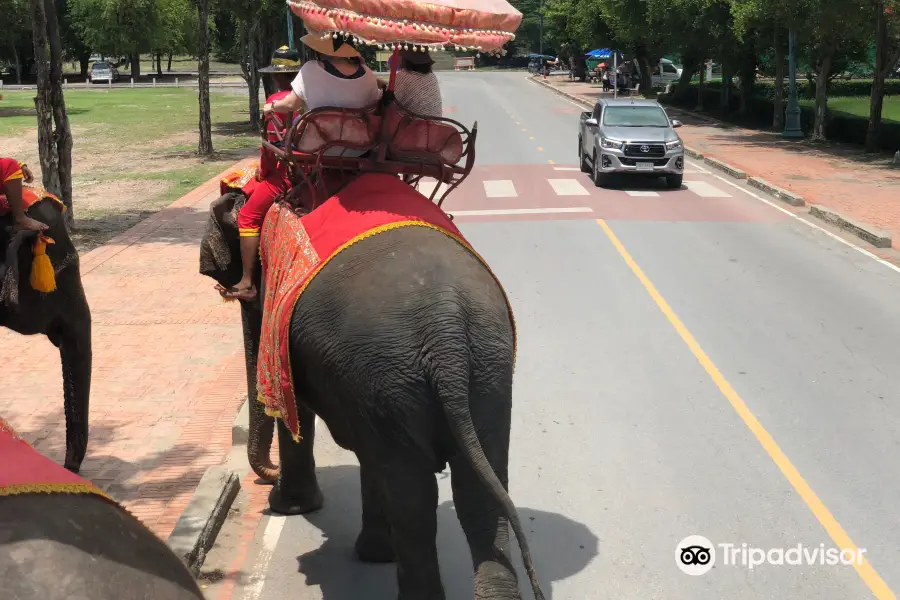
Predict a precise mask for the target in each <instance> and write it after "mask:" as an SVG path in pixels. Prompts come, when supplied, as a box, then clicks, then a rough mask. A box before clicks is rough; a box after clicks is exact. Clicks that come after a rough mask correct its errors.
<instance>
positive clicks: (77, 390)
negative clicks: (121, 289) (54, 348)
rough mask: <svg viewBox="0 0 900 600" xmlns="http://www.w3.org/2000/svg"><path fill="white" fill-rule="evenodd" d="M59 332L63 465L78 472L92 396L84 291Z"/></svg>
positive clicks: (89, 324) (86, 305)
mask: <svg viewBox="0 0 900 600" xmlns="http://www.w3.org/2000/svg"><path fill="white" fill-rule="evenodd" d="M66 318H67V319H66V322H65V323H63V324H62V325H61V326H60V329H59V355H60V359H61V362H62V374H63V398H64V407H65V414H66V459H65V463H64V466H65V467H66V468H67V469H68V470H70V471H72V472H73V473H78V471H79V470H80V469H81V463H82V461H83V460H84V456H85V453H86V452H87V444H88V413H89V410H90V397H91V364H92V361H93V355H92V350H91V311H90V308H89V307H88V304H87V299H85V298H84V295H83V292H82V295H81V298H80V299H79V304H78V305H77V306H76V307H75V308H71V309H70V312H69V314H67V315H66Z"/></svg>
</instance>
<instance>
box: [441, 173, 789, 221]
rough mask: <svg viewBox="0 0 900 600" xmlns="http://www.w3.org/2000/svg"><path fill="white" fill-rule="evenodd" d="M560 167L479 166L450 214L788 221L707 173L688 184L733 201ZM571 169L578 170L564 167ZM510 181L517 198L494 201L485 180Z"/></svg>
mask: <svg viewBox="0 0 900 600" xmlns="http://www.w3.org/2000/svg"><path fill="white" fill-rule="evenodd" d="M560 166H561V165H549V164H547V165H485V166H480V167H475V169H473V170H472V173H471V175H469V177H468V178H467V179H466V180H465V181H464V182H463V183H462V185H460V186H459V188H457V189H456V190H454V191H453V192H451V194H450V195H449V196H448V197H447V199H446V200H445V201H444V204H443V208H444V210H446V211H448V212H449V213H451V214H453V213H454V211H469V210H510V209H521V208H525V209H559V208H572V207H587V208H590V209H592V211H593V212H590V213H575V214H559V213H547V214H537V215H491V216H468V215H456V216H455V217H454V218H455V219H456V221H457V222H460V223H467V222H486V221H497V220H503V221H535V220H548V219H553V220H570V219H608V220H641V221H665V222H678V221H693V222H696V221H704V222H729V223H772V222H779V221H784V220H786V219H789V217H788V216H787V215H785V214H783V213H781V212H779V211H777V210H774V209H773V208H772V207H770V206H766V205H765V204H764V203H762V202H759V201H758V200H755V199H754V198H751V197H750V196H748V195H746V194H744V193H743V192H741V191H740V190H738V189H736V188H734V187H731V186H729V185H728V184H726V183H724V182H722V181H721V180H719V179H716V178H715V177H713V176H711V175H708V174H704V173H689V174H686V175H685V181H686V182H693V181H698V182H705V183H707V184H709V185H711V186H713V187H715V188H716V189H718V190H721V191H723V192H725V193H727V194H730V195H731V197H730V198H704V197H701V196H699V195H698V194H696V193H694V192H693V191H691V190H690V189H687V187H682V189H680V190H669V189H667V188H666V186H665V182H664V181H663V180H662V179H653V178H640V179H634V178H627V177H622V178H620V179H619V181H618V182H617V183H615V184H614V185H616V186H620V187H617V188H598V187H595V186H594V184H593V183H592V182H591V180H590V177H589V176H588V175H586V174H584V173H581V172H580V171H572V170H566V171H563V170H557V168H559V167H560ZM563 166H565V167H568V168H572V167H573V165H563ZM551 179H568V180H575V181H577V182H578V183H579V184H581V186H582V188H583V189H584V190H586V191H587V192H588V195H580V196H578V195H573V196H560V195H558V194H557V193H556V192H555V191H554V189H553V187H552V186H551V184H550V181H549V180H551ZM497 180H507V181H511V182H512V183H513V185H514V186H515V189H516V192H517V194H518V195H517V196H516V197H500V198H489V197H488V196H487V194H486V192H485V187H484V182H485V181H497ZM626 190H652V191H655V192H657V193H658V194H659V196H658V197H638V196H630V195H628V193H627V192H626Z"/></svg>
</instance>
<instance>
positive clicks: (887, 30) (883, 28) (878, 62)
mask: <svg viewBox="0 0 900 600" xmlns="http://www.w3.org/2000/svg"><path fill="white" fill-rule="evenodd" d="M874 8H875V11H874V12H875V69H874V72H873V80H872V96H871V99H870V104H869V127H868V131H866V152H878V150H879V146H878V137H879V136H880V134H881V113H882V108H883V106H884V80H885V78H886V77H887V76H888V75H889V74H890V73H892V72H893V71H894V69H896V68H897V64H898V63H900V2H898V1H897V0H876V2H875V7H874Z"/></svg>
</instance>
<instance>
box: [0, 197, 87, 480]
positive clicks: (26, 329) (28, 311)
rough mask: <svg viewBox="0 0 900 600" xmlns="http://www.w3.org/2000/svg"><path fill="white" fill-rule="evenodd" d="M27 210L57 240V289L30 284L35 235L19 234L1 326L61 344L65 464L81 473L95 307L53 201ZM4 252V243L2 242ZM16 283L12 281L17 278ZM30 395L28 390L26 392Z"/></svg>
mask: <svg viewBox="0 0 900 600" xmlns="http://www.w3.org/2000/svg"><path fill="white" fill-rule="evenodd" d="M28 214H29V215H30V216H31V217H33V218H35V219H37V220H39V221H41V222H43V223H46V224H47V225H48V226H49V230H48V231H46V232H45V233H46V235H48V236H49V237H51V238H53V240H54V243H53V244H49V245H48V246H47V256H48V257H49V258H50V262H51V263H52V264H53V267H54V271H55V272H56V291H53V292H50V293H48V294H42V293H40V292H37V291H35V290H33V289H32V288H31V284H30V282H29V277H30V273H31V261H32V258H33V256H32V243H33V237H31V236H30V234H28V233H21V234H17V236H16V239H17V241H18V242H19V246H18V250H17V251H16V252H15V256H9V257H6V258H7V264H6V269H5V271H6V273H5V277H4V278H3V282H4V284H3V293H2V294H0V295H2V298H0V325H2V326H3V327H7V328H8V329H11V330H12V331H15V332H17V333H20V334H23V335H38V334H42V335H46V336H47V338H48V339H49V340H50V341H51V342H52V343H53V345H54V346H56V347H57V348H59V355H60V359H61V361H62V372H63V404H64V408H65V415H66V457H65V462H64V466H65V467H66V468H67V469H69V470H70V471H72V472H74V473H77V472H78V471H79V470H80V469H81V463H82V461H83V460H84V456H85V453H86V452H87V443H88V413H89V409H90V407H89V402H90V393H91V362H92V354H91V310H90V307H89V306H88V302H87V298H86V297H85V295H84V287H83V286H82V284H81V270H80V268H79V261H78V252H77V251H76V250H75V245H74V244H73V243H72V240H71V238H70V237H69V233H68V231H67V230H66V225H65V221H64V219H63V215H62V214H61V213H60V211H59V209H58V208H57V206H56V205H55V203H54V202H53V201H51V200H43V201H41V202H38V203H37V204H35V205H34V206H32V207H31V208H30V209H29V211H28ZM0 248H2V249H0V256H2V255H3V253H4V252H6V246H5V245H4V244H0ZM16 281H17V283H18V285H11V282H16ZM2 369H3V365H2V362H0V372H2ZM23 392H24V393H23V395H27V390H23Z"/></svg>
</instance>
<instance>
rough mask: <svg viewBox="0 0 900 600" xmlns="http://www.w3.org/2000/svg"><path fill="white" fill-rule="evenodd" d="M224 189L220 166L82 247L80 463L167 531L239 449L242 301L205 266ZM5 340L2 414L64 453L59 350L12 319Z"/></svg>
mask: <svg viewBox="0 0 900 600" xmlns="http://www.w3.org/2000/svg"><path fill="white" fill-rule="evenodd" d="M218 193H219V191H218V177H217V178H216V179H214V180H210V181H209V182H207V183H205V184H203V185H202V186H200V187H199V188H197V189H195V190H194V191H192V192H190V193H189V194H187V195H186V196H184V197H183V198H181V199H180V200H178V201H176V202H175V203H174V204H172V205H171V206H169V207H168V208H166V209H164V210H162V211H160V212H159V213H156V214H155V215H153V216H151V217H150V218H148V219H146V220H145V221H142V222H141V223H140V224H138V225H137V226H135V227H134V228H132V229H130V230H128V231H126V232H125V233H123V234H121V235H119V236H117V237H116V238H114V239H112V240H110V242H109V243H107V244H106V245H104V246H101V247H99V248H96V249H94V250H92V251H91V252H89V253H87V254H85V255H84V256H82V259H81V264H82V276H83V279H84V287H85V291H86V293H87V297H88V301H89V302H90V306H91V312H92V316H93V349H94V372H93V382H92V390H91V392H92V393H91V415H90V442H89V446H88V452H87V457H86V459H85V461H84V464H83V467H82V475H83V476H85V477H87V478H88V479H90V480H91V481H93V482H94V483H95V484H96V485H98V486H99V487H101V488H103V489H104V490H107V491H108V492H109V493H110V494H111V495H112V496H113V497H114V498H115V499H117V500H119V501H121V502H122V503H123V504H124V505H125V506H126V507H128V508H129V509H130V510H131V511H132V513H133V514H134V515H135V516H137V517H138V518H139V519H141V520H142V521H143V522H144V523H145V524H146V525H148V526H149V527H150V528H151V529H152V530H153V531H154V533H156V534H157V535H159V536H160V537H162V538H163V539H165V538H166V537H168V535H169V533H171V531H172V529H173V528H174V527H175V523H176V521H177V520H178V518H179V517H180V516H181V513H182V512H183V510H184V508H185V507H186V506H187V503H188V501H189V500H190V498H191V495H192V494H193V492H194V489H195V488H196V486H197V484H198V483H199V482H200V478H201V477H202V476H203V473H204V471H205V470H206V468H207V467H209V466H211V465H215V464H218V463H220V462H221V461H222V460H223V459H224V457H225V454H226V453H227V452H228V450H229V449H230V447H231V426H232V422H233V420H234V416H235V414H236V412H237V409H238V408H239V407H240V405H241V403H242V402H243V400H244V399H245V398H246V380H245V378H244V365H243V347H242V339H241V329H240V316H239V309H238V308H237V307H236V306H234V305H230V304H224V303H223V302H222V301H221V299H220V297H219V295H218V294H217V293H216V292H215V291H214V290H213V285H214V282H213V281H212V280H211V279H209V278H207V277H203V276H201V275H200V274H199V273H198V265H199V240H200V236H201V233H202V231H203V229H204V227H205V224H206V220H207V217H208V209H209V203H210V202H211V201H212V200H213V199H215V198H216V197H217V196H218ZM0 346H2V347H3V349H4V365H3V367H2V369H0V415H3V416H4V417H6V418H7V420H8V421H9V422H10V423H11V424H12V425H13V427H15V428H16V429H17V430H18V431H19V432H20V433H21V434H22V435H23V436H24V437H25V439H26V440H28V442H30V443H32V444H33V445H34V446H35V447H36V448H37V449H38V450H39V451H41V452H42V453H44V454H45V455H47V456H49V457H50V458H52V459H53V460H55V461H57V462H58V463H60V464H61V463H62V459H63V456H64V454H65V424H64V423H65V420H64V416H63V397H62V375H61V369H60V362H59V352H58V351H57V349H56V348H54V347H53V345H52V344H50V342H49V341H47V339H46V338H45V337H43V336H40V337H38V336H31V337H25V336H19V335H18V334H15V333H11V332H9V331H7V330H5V329H2V330H0ZM10 361H11V362H10Z"/></svg>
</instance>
